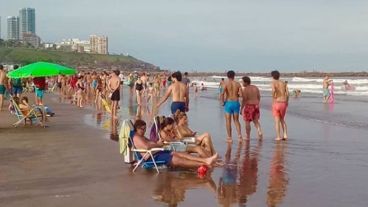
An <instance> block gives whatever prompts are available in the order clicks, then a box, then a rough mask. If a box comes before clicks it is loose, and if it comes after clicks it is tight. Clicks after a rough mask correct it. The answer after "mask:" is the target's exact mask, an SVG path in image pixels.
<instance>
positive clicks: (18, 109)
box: [9, 97, 43, 127]
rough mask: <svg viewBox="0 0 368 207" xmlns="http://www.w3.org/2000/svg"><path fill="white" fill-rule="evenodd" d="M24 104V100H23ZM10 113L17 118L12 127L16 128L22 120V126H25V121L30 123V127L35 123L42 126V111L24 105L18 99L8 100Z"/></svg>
mask: <svg viewBox="0 0 368 207" xmlns="http://www.w3.org/2000/svg"><path fill="white" fill-rule="evenodd" d="M23 102H24V98H23ZM9 109H10V111H11V112H12V113H13V114H14V115H16V116H17V118H18V121H17V122H15V123H14V124H13V125H14V126H15V127H16V126H18V125H19V124H20V123H21V122H22V121H23V120H24V125H26V124H27V120H29V121H30V123H31V125H32V124H33V123H37V124H38V125H41V126H42V125H43V124H42V121H43V120H42V117H43V115H42V110H41V109H40V108H39V107H30V106H29V105H26V104H25V103H20V101H19V98H18V97H13V98H12V99H10V106H9Z"/></svg>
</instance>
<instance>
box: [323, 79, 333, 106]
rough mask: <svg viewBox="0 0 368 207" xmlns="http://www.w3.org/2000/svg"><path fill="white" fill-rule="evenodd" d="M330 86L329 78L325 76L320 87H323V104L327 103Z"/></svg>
mask: <svg viewBox="0 0 368 207" xmlns="http://www.w3.org/2000/svg"><path fill="white" fill-rule="evenodd" d="M330 84H331V80H330V77H328V75H326V77H325V78H324V79H323V82H322V85H323V103H327V101H328V99H329V98H330V95H331V94H330V89H329V86H330Z"/></svg>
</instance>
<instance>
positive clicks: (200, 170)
mask: <svg viewBox="0 0 368 207" xmlns="http://www.w3.org/2000/svg"><path fill="white" fill-rule="evenodd" d="M207 170H208V168H207V166H205V165H201V166H199V167H198V169H197V173H198V177H200V178H203V177H205V176H206V174H207Z"/></svg>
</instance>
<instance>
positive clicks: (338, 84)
mask: <svg viewBox="0 0 368 207" xmlns="http://www.w3.org/2000/svg"><path fill="white" fill-rule="evenodd" d="M221 78H225V80H226V77H225V76H211V77H207V78H201V79H200V78H197V79H194V80H193V81H192V82H193V83H196V84H197V85H198V86H201V85H202V84H203V86H205V87H207V88H212V89H217V88H218V87H219V82H220V80H221ZM240 78H241V77H238V76H237V77H235V79H236V80H239V81H241V79H240ZM250 78H251V80H252V84H254V85H256V86H257V87H259V89H260V90H261V91H271V81H272V80H271V78H268V77H257V76H256V77H250ZM284 80H287V81H288V87H289V90H290V91H293V90H301V91H302V93H311V94H322V82H323V79H322V78H301V77H293V78H285V79H284ZM345 81H348V82H349V84H351V85H352V86H354V87H355V89H354V90H345V86H344V85H343V83H344V82H345ZM333 82H334V83H335V91H334V92H335V94H342V95H351V96H368V79H364V78H356V79H352V78H347V79H346V78H335V79H333Z"/></svg>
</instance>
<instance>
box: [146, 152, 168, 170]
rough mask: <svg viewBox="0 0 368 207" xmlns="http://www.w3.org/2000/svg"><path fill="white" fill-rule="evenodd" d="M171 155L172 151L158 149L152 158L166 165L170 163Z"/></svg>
mask: <svg viewBox="0 0 368 207" xmlns="http://www.w3.org/2000/svg"><path fill="white" fill-rule="evenodd" d="M172 157H173V156H172V152H171V151H168V150H165V151H160V152H157V153H156V154H154V155H153V158H154V159H155V161H156V162H158V161H160V162H164V164H165V165H167V166H169V165H170V164H171V160H172ZM146 161H152V159H151V158H149V159H148V160H146Z"/></svg>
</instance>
